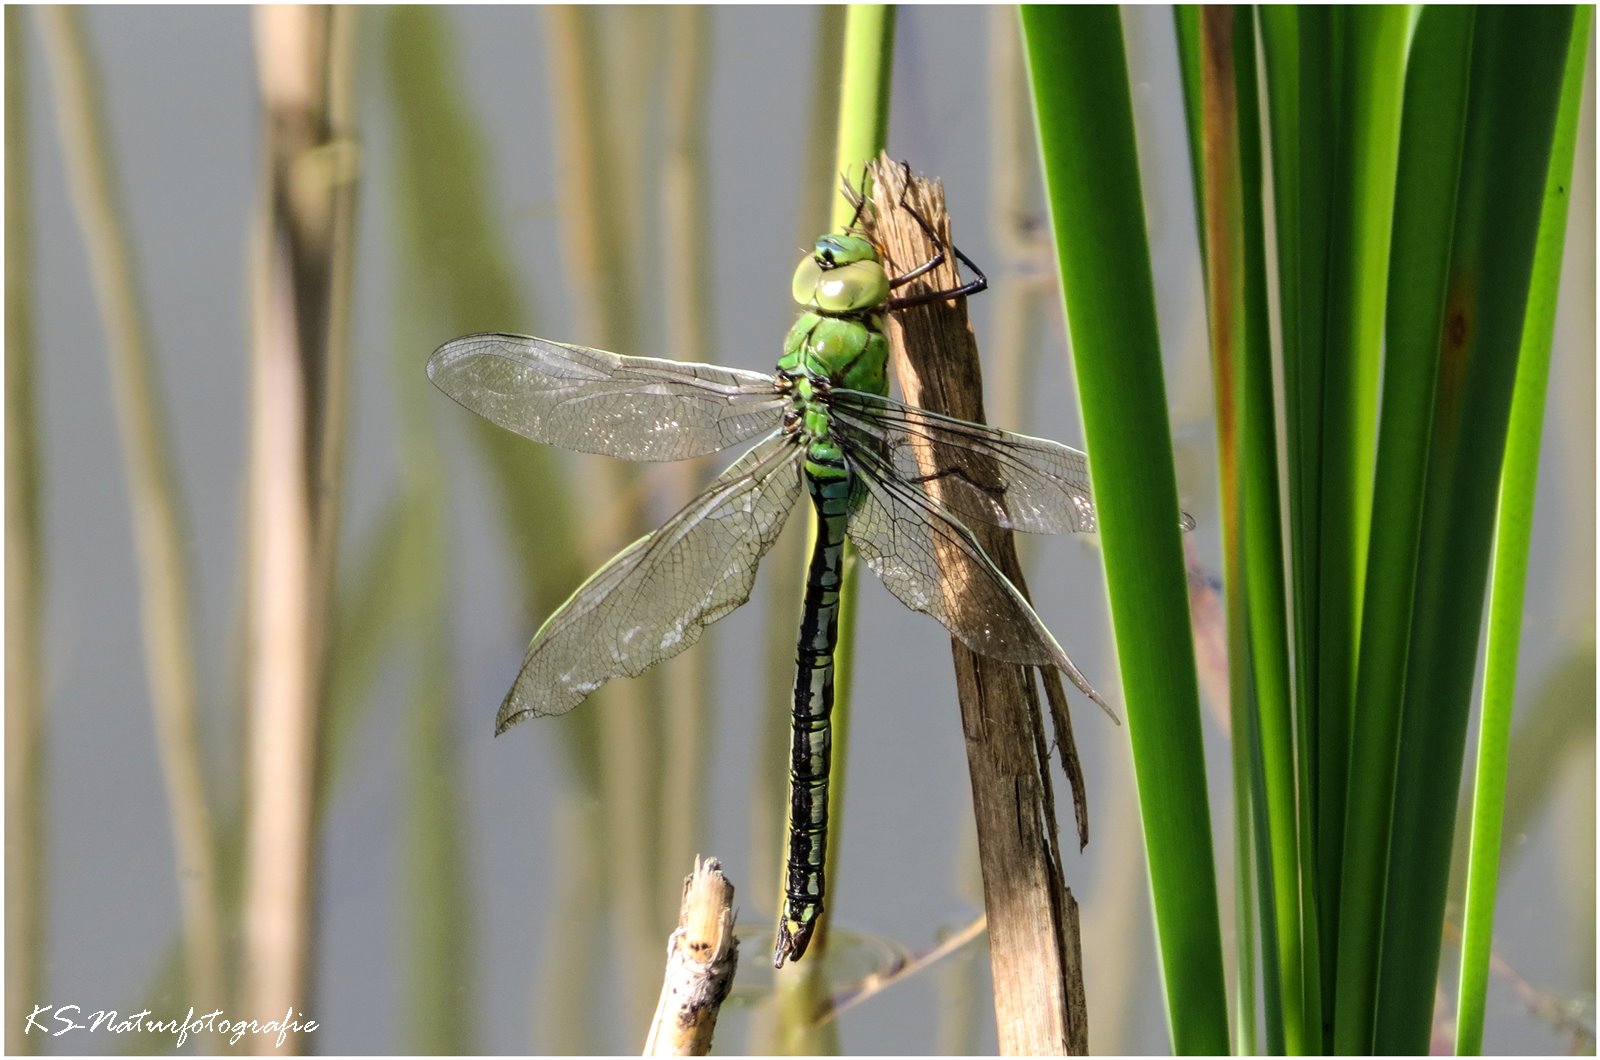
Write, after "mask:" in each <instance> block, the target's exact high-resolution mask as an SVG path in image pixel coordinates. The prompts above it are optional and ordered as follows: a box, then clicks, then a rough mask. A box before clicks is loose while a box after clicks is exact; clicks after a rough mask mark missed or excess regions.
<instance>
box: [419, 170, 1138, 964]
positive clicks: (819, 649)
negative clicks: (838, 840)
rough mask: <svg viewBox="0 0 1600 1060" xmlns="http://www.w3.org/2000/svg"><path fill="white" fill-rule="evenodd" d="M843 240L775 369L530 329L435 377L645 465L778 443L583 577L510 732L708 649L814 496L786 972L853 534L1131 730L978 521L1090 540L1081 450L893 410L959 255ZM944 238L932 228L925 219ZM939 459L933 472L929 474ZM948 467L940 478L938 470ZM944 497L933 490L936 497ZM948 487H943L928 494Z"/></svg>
mask: <svg viewBox="0 0 1600 1060" xmlns="http://www.w3.org/2000/svg"><path fill="white" fill-rule="evenodd" d="M852 199H853V200H854V201H855V203H856V206H857V209H856V217H855V219H854V220H852V222H851V224H850V225H849V226H847V227H846V228H845V229H844V230H843V231H840V232H835V233H832V234H830V235H825V236H822V237H821V238H819V239H818V240H817V241H816V245H815V246H814V247H813V248H812V250H811V252H810V253H808V254H806V255H805V257H804V258H802V259H801V261H800V265H799V267H798V268H797V269H796V270H795V274H794V282H793V293H794V298H795V301H796V302H798V303H799V304H800V307H801V313H800V317H799V319H798V320H797V321H796V322H795V324H794V327H793V328H791V329H790V331H789V335H788V338H787V339H786V340H785V342H784V347H783V357H782V358H781V359H780V360H779V361H778V365H777V371H776V373H775V374H772V375H766V374H763V373H760V372H749V371H741V370H739V369H736V368H721V367H717V366H714V365H709V364H695V363H689V362H683V361H670V360H658V359H654V358H647V357H625V356H621V355H619V354H615V353H607V352H605V351H604V350H595V349H589V348H587V347H584V346H574V345H571V344H569V343H565V342H553V341H551V340H549V339H536V338H528V337H524V336H520V335H504V334H480V335H469V336H466V337H464V338H460V339H456V340H454V341H452V342H448V343H446V344H445V345H443V346H441V347H439V349H438V350H437V351H435V352H434V354H433V356H432V357H431V358H429V360H428V377H429V378H430V379H432V380H433V382H434V383H435V384H436V385H437V386H438V387H439V388H440V389H441V390H443V391H444V392H445V393H446V394H448V395H450V397H452V398H454V399H455V400H456V401H458V402H459V403H461V404H462V405H463V406H465V407H466V408H468V409H471V410H472V411H473V412H476V413H477V414H478V415H480V416H482V417H484V418H485V419H488V420H489V421H491V422H493V423H495V424H498V425H499V426H501V427H504V428H506V429H507V430H511V431H515V432H516V433H518V434H520V435H523V436H524V437H527V438H531V439H533V440H534V441H538V442H544V443H546V444H549V445H558V446H561V447H563V448H566V449H573V450H577V451H579V452H585V453H603V454H606V455H608V456H615V457H622V458H623V459H627V460H684V459H688V458H690V457H697V456H703V455H706V454H709V453H714V452H717V451H719V450H722V449H725V448H727V447H729V446H732V445H735V444H737V443H739V442H745V441H749V440H751V439H759V440H758V441H756V443H755V445H754V447H753V448H751V449H750V450H749V451H748V452H746V453H745V454H744V455H743V456H742V457H740V458H739V459H738V460H737V461H735V462H734V464H733V465H732V466H731V467H729V468H728V470H726V471H725V472H723V473H722V475H720V476H719V477H718V478H717V479H716V481H714V482H713V483H712V484H711V485H710V487H708V488H707V489H706V490H705V492H703V493H701V494H700V495H699V496H698V497H696V498H695V499H694V500H692V501H690V502H689V503H688V504H687V505H685V506H684V507H683V508H682V510H680V511H679V512H678V513H677V514H676V515H674V516H673V517H672V518H670V519H668V520H667V522H666V523H665V524H664V525H662V526H661V528H660V529H658V530H656V531H655V532H654V533H651V534H647V535H646V536H644V537H642V538H640V539H639V540H638V541H635V542H634V543H633V544H631V545H629V546H628V547H627V548H625V549H623V550H622V552H620V553H619V554H618V555H617V556H616V557H615V558H614V559H612V560H611V561H610V562H609V563H607V564H606V565H605V566H604V567H602V568H600V570H599V571H597V572H596V573H595V574H594V575H593V576H591V577H590V578H589V579H588V580H587V581H585V582H584V583H583V584H582V585H580V586H579V587H578V589H577V591H576V592H574V593H573V594H572V596H571V597H569V598H568V599H567V601H566V602H565V603H563V604H562V605H561V607H560V608H558V609H557V610H556V612H555V613H554V614H553V615H551V616H550V618H549V619H548V620H546V621H545V623H544V625H542V626H540V627H539V631H538V632H537V633H535V634H534V637H533V641H532V642H531V643H530V644H529V645H528V651H527V655H526V656H525V657H524V659H523V662H522V670H521V672H520V673H519V674H518V675H517V679H516V683H515V684H513V685H512V686H511V691H510V692H509V693H507V695H506V697H505V701H504V702H503V703H502V704H501V705H500V711H499V714H498V715H497V716H496V718H495V732H496V733H497V734H498V733H500V732H504V731H505V729H506V728H507V727H509V726H511V725H512V724H514V723H516V722H518V721H521V720H522V719H523V718H529V717H548V716H550V715H555V714H563V713H565V712H567V711H568V710H571V709H572V708H573V707H575V706H577V705H578V704H579V703H580V702H582V701H583V700H584V698H585V697H587V696H588V695H589V694H590V693H591V692H593V691H594V690H595V689H597V688H599V687H600V686H601V685H602V684H604V683H605V682H606V681H608V680H610V679H611V678H613V677H623V676H627V677H634V676H637V675H638V674H640V673H642V672H643V671H644V670H646V669H647V668H649V667H651V666H653V665H655V664H656V663H658V662H660V661H662V660H663V659H667V658H670V657H672V656H674V655H676V654H678V653H679V652H681V651H683V650H684V649H685V648H688V647H689V646H690V645H691V644H693V643H695V641H697V640H699V639H700V635H701V633H702V632H703V631H704V629H705V627H706V626H708V625H710V624H711V623H712V622H715V621H716V620H717V619H719V618H722V617H723V616H724V615H726V614H728V613H729V612H731V611H733V610H734V609H735V608H737V607H739V606H740V605H741V604H743V603H744V602H745V601H746V600H748V599H749V597H750V591H751V588H752V586H753V585H754V582H755V576H756V565H757V563H758V562H759V561H760V559H761V557H762V556H763V555H764V554H765V553H766V552H767V550H768V549H770V548H771V547H772V544H773V542H774V541H776V540H777V538H778V533H779V531H780V530H782V528H783V525H784V522H785V521H786V519H787V517H788V515H789V512H790V510H791V509H792V508H793V507H794V505H795V502H796V500H797V499H798V498H799V497H800V495H801V494H802V493H804V494H806V495H808V496H809V497H810V498H811V506H812V510H813V511H814V512H815V513H816V520H817V524H816V525H817V534H816V544H815V547H814V549H813V551H812V554H811V561H810V568H809V573H808V575H807V578H806V589H805V607H804V611H803V617H802V619H801V623H800V640H799V650H798V672H797V674H796V677H795V684H794V701H793V740H792V745H791V757H790V772H789V779H790V816H789V851H788V859H787V880H786V886H785V893H784V904H783V909H782V911H781V913H780V914H779V920H778V939H777V944H776V949H775V953H774V961H773V963H774V965H775V966H777V967H780V968H781V967H782V966H783V964H784V962H785V961H786V960H799V959H800V957H801V956H802V955H804V953H805V951H806V946H807V944H808V943H809V941H810V939H811V935H812V932H813V931H814V930H815V928H816V924H817V918H818V916H819V915H820V914H821V912H822V907H823V896H824V892H825V877H824V864H823V859H824V851H825V849H826V847H827V827H828V772H829V768H830V762H829V759H830V733H829V721H828V719H829V713H830V711H831V710H832V706H833V667H834V661H833V660H834V648H835V644H836V641H837V634H838V618H839V587H840V579H841V575H842V571H843V562H844V546H845V541H846V540H847V539H848V540H849V541H851V542H852V543H853V544H854V546H855V548H856V551H857V552H858V553H859V554H860V556H861V558H862V559H863V561H864V562H865V563H866V565H867V566H868V567H869V568H871V569H872V571H873V572H874V573H875V574H877V575H878V577H879V578H880V579H882V581H883V583H884V585H886V586H887V587H888V588H889V590H890V592H892V593H894V595H895V596H897V597H899V599H900V600H901V601H902V602H903V603H904V604H905V605H906V606H907V607H909V608H911V609H912V610H914V611H921V612H924V613H926V614H929V615H932V616H933V617H934V618H936V619H938V620H939V621H940V622H941V623H943V624H944V625H945V627H946V628H948V629H949V631H950V632H951V633H952V634H954V635H955V637H956V638H957V639H959V640H960V641H961V642H962V643H964V644H966V645H967V646H968V647H969V648H971V649H972V650H973V651H976V652H978V653H980V654H983V655H987V656H991V657H993V658H996V659H999V660H1003V661H1005V662H1011V663H1021V664H1026V665H1033V666H1054V667H1058V668H1060V669H1061V670H1062V671H1064V672H1065V673H1066V674H1067V676H1068V677H1069V678H1070V679H1071V680H1072V682H1073V683H1074V684H1075V685H1076V686H1077V687H1078V688H1079V689H1081V690H1082V691H1083V692H1084V694H1085V695H1087V696H1088V697H1089V698H1090V699H1092V700H1093V701H1094V702H1096V703H1098V704H1099V705H1100V706H1101V707H1102V708H1104V709H1105V710H1106V712H1107V713H1108V714H1111V716H1112V717H1113V718H1115V717H1116V715H1115V713H1114V712H1112V710H1111V708H1110V707H1109V706H1108V705H1107V704H1106V703H1105V701H1104V700H1103V699H1101V697H1100V696H1099V695H1098V694H1097V693H1096V692H1095V690H1094V689H1093V687H1092V686H1091V685H1090V684H1089V681H1088V680H1087V679H1086V678H1085V677H1084V676H1083V674H1082V673H1081V672H1079V670H1078V668H1077V667H1076V666H1074V665H1073V663H1072V660H1071V659H1069V658H1068V657H1067V653H1066V652H1065V651H1063V650H1062V649H1061V645H1060V644H1058V643H1056V639H1055V638H1054V637H1053V636H1051V634H1050V631H1049V630H1048V629H1046V628H1045V626H1044V623H1043V622H1042V621H1040V619H1039V616H1038V615H1037V614H1036V613H1035V612H1034V610H1033V608H1032V607H1031V606H1029V604H1028V603H1027V601H1026V600H1024V599H1023V598H1022V596H1021V595H1020V594H1019V593H1018V592H1017V589H1016V587H1015V586H1013V585H1012V584H1011V582H1010V581H1009V580H1007V578H1006V576H1005V575H1004V574H1002V573H1001V572H1000V570H999V569H997V568H996V566H995V564H994V562H993V561H992V560H991V559H990V558H989V557H988V556H987V555H985V553H984V551H983V549H982V548H981V547H980V546H979V544H978V542H977V540H976V539H975V538H974V537H973V535H972V532H971V530H969V529H968V528H967V527H966V526H965V525H963V521H964V520H965V521H968V522H982V523H989V524H993V525H996V526H1001V527H1006V528H1010V529H1013V530H1024V531H1030V532H1035V533H1060V532H1063V531H1069V530H1070V531H1080V532H1081V531H1092V530H1093V529H1094V528H1095V513H1094V505H1093V501H1092V499H1091V497H1090V492H1089V476H1088V467H1087V463H1086V460H1085V457H1084V454H1083V453H1081V452H1078V451H1077V450H1074V449H1069V448H1067V447H1066V446H1064V445H1061V444H1059V443H1057V442H1051V441H1045V440H1042V439H1038V438H1028V437H1024V436H1021V435H1017V434H1010V433H1007V432H1006V431H1001V430H997V429H995V428H993V427H987V426H983V425H980V424H976V423H968V422H966V421H964V420H959V419H953V418H951V417H948V416H941V415H939V414H937V413H933V412H929V411H927V410H925V409H920V408H915V407H912V406H909V405H905V404H902V403H900V402H898V401H895V400H893V399H891V398H890V397H889V396H888V392H889V383H888V377H887V375H886V374H885V372H886V361H887V354H888V344H887V340H886V339H885V336H884V327H885V314H886V313H888V312H893V311H895V310H898V309H903V308H906V307H907V306H911V305H918V304H925V303H928V302H932V301H935V300H943V299H947V298H955V297H961V296H964V295H967V294H970V293H975V292H976V291H979V290H982V289H983V287H984V286H985V284H986V281H985V280H984V278H983V274H982V272H981V270H978V269H977V267H976V266H974V265H973V264H972V262H971V261H970V260H969V259H967V257H966V255H964V254H962V253H961V252H960V251H959V250H958V249H956V248H955V247H953V246H952V247H950V248H949V249H950V250H951V251H952V252H954V254H955V255H956V257H957V259H958V260H959V261H961V262H964V263H965V264H966V265H967V267H968V268H969V269H971V270H972V272H973V273H974V274H975V277H976V278H975V279H974V280H972V281H970V282H968V283H967V284H965V285H964V286H962V287H960V288H957V289H955V290H950V291H933V292H919V293H917V294H914V295H908V296H901V297H897V296H896V295H895V292H896V291H897V290H898V289H900V288H901V287H902V286H903V285H904V284H906V283H907V282H908V281H910V280H912V279H914V278H916V277H918V276H921V275H924V274H926V273H927V272H928V271H929V270H931V269H933V268H935V267H937V266H938V265H940V264H941V263H942V262H943V261H944V260H945V259H944V250H943V249H942V248H943V246H944V244H943V243H941V242H939V241H938V239H937V237H936V236H935V237H934V240H935V242H934V245H935V246H936V247H940V248H941V249H939V250H938V252H937V253H936V254H935V256H934V257H933V258H932V259H931V260H930V261H928V262H925V263H923V264H922V265H920V266H918V267H917V268H914V269H912V270H910V271H909V272H906V273H904V274H902V275H900V276H897V277H895V278H893V279H891V278H890V277H889V275H888V273H887V271H886V270H885V268H884V257H885V256H884V254H883V253H882V252H881V251H880V250H879V248H878V247H877V246H876V245H875V244H874V243H873V242H872V241H871V240H870V239H868V238H867V236H866V235H865V234H863V232H862V231H861V230H860V229H859V228H858V227H857V222H859V220H860V216H861V207H862V205H863V204H862V201H861V199H860V197H859V196H854V195H852ZM917 220H918V222H919V223H920V224H921V225H922V227H923V229H924V231H926V232H928V233H929V235H930V236H932V235H933V232H932V229H931V228H930V227H929V226H928V224H927V222H926V221H925V220H923V219H922V218H921V217H917ZM930 458H931V461H930ZM930 463H931V466H932V467H934V468H936V469H937V470H935V471H933V472H931V473H928V472H924V471H923V470H922V468H923V466H925V465H929V464H930ZM935 483H936V485H934V484H935ZM930 485H934V490H935V492H930V490H929V489H928V487H929V486H930Z"/></svg>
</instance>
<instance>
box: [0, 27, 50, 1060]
mask: <svg viewBox="0 0 1600 1060" xmlns="http://www.w3.org/2000/svg"><path fill="white" fill-rule="evenodd" d="M22 34H23V26H22V12H21V9H19V8H16V7H8V8H6V13H5V35H6V43H5V49H6V81H5V84H6V130H5V144H6V149H5V150H6V155H5V168H6V175H5V182H6V183H5V189H6V190H5V194H6V215H5V216H6V221H5V224H6V232H5V240H6V295H5V297H6V333H5V343H6V383H5V386H6V395H5V422H6V427H5V437H6V440H5V446H6V519H5V528H6V529H5V533H6V573H5V579H6V649H5V651H6V705H5V712H6V726H5V733H6V736H5V739H6V759H5V769H6V786H5V799H6V840H5V843H6V855H5V856H6V883H5V887H6V898H5V901H6V919H5V934H6V996H7V1005H8V1006H9V1005H10V1004H11V1003H12V1002H11V999H12V998H23V999H27V998H36V997H41V996H43V994H42V987H43V985H44V974H43V965H44V942H45V934H44V925H45V918H46V916H47V914H48V910H47V908H46V905H45V890H46V886H47V883H48V879H47V876H46V874H45V858H46V854H47V849H46V847H45V843H44V836H45V813H46V807H45V801H44V794H45V761H44V733H45V724H44V722H45V719H44V689H43V682H44V661H45V660H44V630H43V629H42V628H41V625H40V623H41V621H42V619H43V617H44V609H43V606H42V596H43V592H42V584H43V582H44V579H45V574H46V568H45V562H46V556H45V552H44V543H43V541H42V539H41V529H42V528H41V526H40V521H41V519H40V512H39V506H40V493H39V490H40V467H39V465H40V461H41V459H42V454H41V453H40V451H39V426H38V394H37V392H36V388H35V385H34V355H35V346H34V341H35V336H34V321H33V268H34V246H33V217H32V215H31V213H30V206H31V204H32V195H31V191H32V189H31V187H30V184H29V173H28V163H29V160H30V159H31V158H32V145H31V143H30V140H31V137H30V135H29V133H30V131H31V130H30V129H29V128H28V123H27V101H28V93H27V78H26V76H25V73H26V67H25V66H24V58H23V56H24V52H23V47H22ZM6 1016H7V1019H6V1042H5V1045H6V1052H8V1053H10V1054H12V1055H19V1054H22V1053H29V1052H34V1051H35V1049H34V1045H35V1043H36V1041H37V1039H35V1038H32V1037H30V1036H29V1035H27V1034H25V1033H24V1030H25V1028H26V1027H27V1023H26V1021H24V1020H20V1019H17V1018H16V1013H15V1011H14V1010H12V1009H10V1008H9V1007H8V1009H7V1012H6Z"/></svg>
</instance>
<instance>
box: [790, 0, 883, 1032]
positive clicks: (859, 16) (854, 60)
mask: <svg viewBox="0 0 1600 1060" xmlns="http://www.w3.org/2000/svg"><path fill="white" fill-rule="evenodd" d="M893 59H894V8H892V7H889V6H884V5H866V4H863V5H860V6H855V7H851V8H850V10H849V13H848V15H847V16H846V19H845V30H844V65H843V69H842V72H841V77H840V89H839V130H838V137H837V139H836V140H835V143H836V145H837V148H836V151H837V153H836V155H835V158H834V165H835V170H836V171H837V172H839V173H842V174H844V175H845V179H846V180H848V181H849V182H850V185H851V186H852V187H854V188H857V189H860V190H861V191H862V193H863V194H866V193H867V192H868V191H869V189H867V187H866V180H867V165H868V163H870V162H871V161H872V160H873V159H874V158H876V157H877V156H878V153H879V152H880V151H882V150H883V149H884V146H885V145H886V144H887V142H888V136H889V75H890V72H891V71H892V69H893ZM853 213H854V208H853V207H852V206H851V205H850V204H849V202H848V201H846V200H845V198H844V196H843V195H836V196H835V197H834V202H833V211H832V226H833V227H834V228H836V229H839V228H843V227H844V226H846V225H847V224H849V223H850V218H851V216H852V214H853ZM816 532H817V527H816V520H815V519H811V520H810V521H809V523H808V530H807V534H806V552H807V554H808V555H809V553H810V552H811V550H812V547H813V546H814V544H815V539H816ZM856 576H857V564H856V562H855V552H854V550H853V549H851V548H849V547H846V549H845V560H844V574H843V578H842V579H841V582H840V586H839V598H840V599H839V643H838V645H837V647H836V648H835V650H834V681H833V716H832V723H833V766H832V770H831V772H830V774H829V778H828V806H829V818H830V827H829V829H828V849H827V854H826V859H827V864H828V878H829V882H830V889H836V888H837V886H838V881H839V878H840V875H839V834H840V832H841V831H842V829H841V827H840V826H841V823H842V819H843V810H844V776H845V766H846V763H847V762H848V761H849V742H850V691H851V675H852V673H853V672H854V658H855V607H856ZM830 921H831V917H829V915H828V913H827V912H826V911H824V912H823V914H822V920H821V921H820V923H819V924H818V926H817V934H816V938H815V939H814V940H813V941H812V943H811V951H812V954H813V956H812V959H811V960H810V961H806V962H801V963H800V964H799V965H797V966H796V967H803V968H805V969H815V968H819V967H821V964H822V957H823V955H824V954H825V953H826V952H827V946H828V934H829V932H828V928H829V926H830ZM801 978H803V979H805V980H806V981H808V982H816V981H817V980H816V979H815V976H814V975H813V974H812V973H811V972H809V971H808V972H807V974H806V975H805V976H803V977H801ZM829 1026H830V1027H832V1024H829ZM827 1033H830V1034H831V1033H833V1032H832V1031H829V1032H827Z"/></svg>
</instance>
